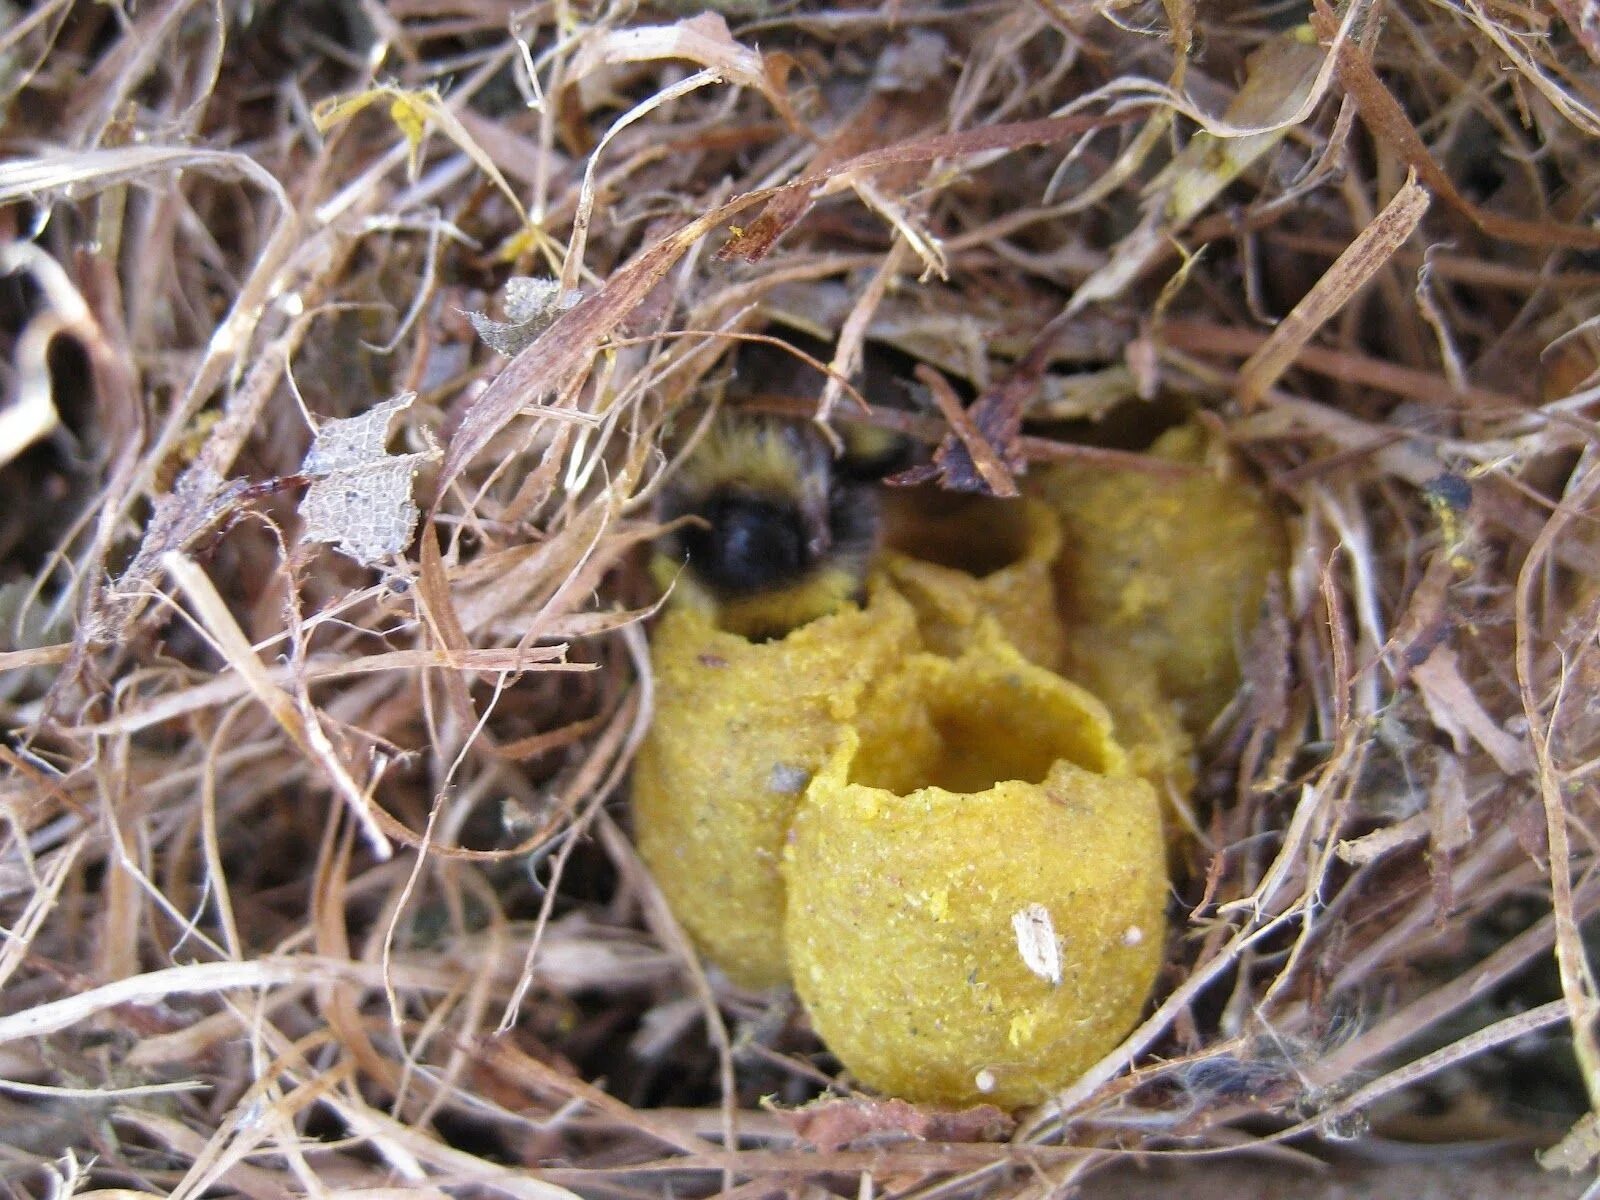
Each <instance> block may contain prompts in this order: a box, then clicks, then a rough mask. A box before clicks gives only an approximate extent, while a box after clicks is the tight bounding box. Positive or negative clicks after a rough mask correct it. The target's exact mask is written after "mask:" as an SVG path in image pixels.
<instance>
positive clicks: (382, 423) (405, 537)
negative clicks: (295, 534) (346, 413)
mask: <svg viewBox="0 0 1600 1200" xmlns="http://www.w3.org/2000/svg"><path fill="white" fill-rule="evenodd" d="M415 399H416V393H414V392H407V393H405V394H404V395H401V396H396V397H394V398H393V399H391V400H385V401H383V403H381V404H375V405H373V406H372V407H371V408H370V409H368V410H367V411H366V412H364V413H362V414H361V415H360V416H358V417H347V418H345V419H343V420H334V421H329V422H327V423H326V424H324V425H323V426H322V428H321V429H319V430H318V431H317V436H316V438H315V440H314V441H313V442H312V443H311V449H310V450H308V451H307V452H306V457H305V461H304V462H303V463H302V464H301V471H302V472H303V473H304V474H306V475H308V476H311V480H312V481H311V486H310V487H309V488H307V489H306V494H305V496H304V498H303V499H302V500H301V501H300V510H299V511H300V517H301V519H302V520H303V521H304V522H305V527H304V529H303V530H302V531H301V534H300V537H301V539H302V540H304V541H308V542H332V543H333V544H334V548H335V549H337V550H339V551H341V552H342V553H344V554H347V555H349V556H350V557H351V558H353V559H355V560H356V561H357V562H359V563H361V564H363V565H364V566H375V565H377V564H379V563H382V562H384V561H386V560H388V559H390V558H393V557H394V556H395V555H397V554H399V553H400V552H401V551H403V550H404V549H405V548H406V547H407V546H409V545H410V544H411V539H412V538H413V537H415V536H416V531H417V518H418V516H420V515H421V514H420V513H419V511H418V509H417V503H416V500H415V499H413V498H412V494H411V491H412V486H411V485H412V480H413V479H414V478H415V477H416V473H417V470H418V469H419V468H420V467H421V466H422V464H423V463H425V462H431V461H432V460H434V459H436V458H438V457H439V452H438V451H437V450H426V451H422V452H420V453H415V454H393V455H391V454H389V453H388V452H387V451H386V450H385V449H384V445H385V443H386V442H387V441H388V439H389V426H390V423H391V422H392V421H393V420H394V418H395V416H396V415H397V414H399V413H401V412H403V411H405V410H406V409H408V408H410V407H411V402H412V401H413V400H415Z"/></svg>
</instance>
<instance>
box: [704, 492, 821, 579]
mask: <svg viewBox="0 0 1600 1200" xmlns="http://www.w3.org/2000/svg"><path fill="white" fill-rule="evenodd" d="M694 515H695V516H697V517H698V518H699V520H698V521H697V522H695V523H693V524H691V525H689V526H688V527H687V528H685V529H684V530H683V532H682V533H681V534H680V535H679V537H678V542H679V544H680V545H681V546H682V548H683V552H684V555H685V557H686V558H687V560H688V562H689V564H690V566H691V567H692V568H693V569H694V571H695V572H696V573H697V574H698V575H699V576H700V578H701V580H702V581H704V582H705V584H706V585H707V586H709V587H711V588H712V589H714V590H715V591H717V592H721V593H723V594H725V595H740V594H745V593H749V592H764V591H769V590H771V589H773V588H781V587H785V586H787V585H789V584H792V583H794V582H796V581H798V580H799V579H801V578H803V577H804V576H805V574H806V572H807V571H808V570H809V569H810V567H811V565H812V563H813V561H814V560H815V558H816V555H815V554H813V553H812V552H811V549H810V547H809V546H808V541H809V539H808V538H807V535H806V530H805V528H804V518H803V516H802V514H801V512H800V510H799V509H798V508H797V507H796V506H795V505H794V504H793V503H791V502H787V501H784V500H782V499H774V498H766V497H759V496H743V495H730V494H726V493H724V494H713V495H711V496H708V497H706V499H705V501H704V503H703V504H702V505H701V506H700V508H699V510H698V511H697V512H696V513H695V514H694Z"/></svg>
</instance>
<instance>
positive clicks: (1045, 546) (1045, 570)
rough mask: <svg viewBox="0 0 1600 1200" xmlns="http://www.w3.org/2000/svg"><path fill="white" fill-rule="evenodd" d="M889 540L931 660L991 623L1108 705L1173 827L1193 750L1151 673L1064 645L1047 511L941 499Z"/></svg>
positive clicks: (1132, 661)
mask: <svg viewBox="0 0 1600 1200" xmlns="http://www.w3.org/2000/svg"><path fill="white" fill-rule="evenodd" d="M890 538H891V542H892V544H894V545H895V546H896V547H899V548H903V550H904V551H906V552H898V553H890V554H888V555H886V556H885V559H884V570H885V571H886V572H887V574H888V576H889V578H890V580H891V581H892V582H893V583H894V585H895V587H896V589H897V590H898V591H899V592H900V593H901V594H902V595H904V596H905V597H906V599H907V600H909V601H910V602H911V605H912V607H913V608H915V609H916V610H917V622H918V625H919V626H920V628H921V632H922V638H923V641H924V643H925V644H926V645H927V647H928V648H929V649H930V650H934V651H936V652H937V653H940V654H943V655H945V656H947V657H953V656H955V655H957V654H960V653H961V651H962V650H963V649H964V648H965V647H966V646H968V645H970V644H971V642H972V638H973V634H974V631H975V630H976V629H977V628H978V626H979V624H980V622H982V621H983V620H985V619H993V620H994V621H995V622H996V624H998V626H999V627H1000V631H1001V632H1002V633H1003V634H1004V635H1005V638H1006V640H1008V641H1009V642H1010V643H1011V644H1012V645H1013V646H1015V647H1016V648H1017V650H1019V651H1020V652H1021V653H1022V655H1023V657H1024V658H1027V659H1029V660H1030V661H1032V662H1034V663H1037V664H1038V665H1040V666H1043V667H1048V668H1050V669H1051V670H1053V671H1057V672H1059V673H1060V674H1062V675H1064V676H1066V677H1067V678H1068V679H1071V680H1072V681H1074V682H1075V683H1079V684H1082V685H1083V686H1085V687H1087V688H1088V689H1089V690H1090V691H1091V692H1093V693H1094V694H1095V695H1096V696H1097V697H1098V698H1099V699H1100V700H1102V701H1103V702H1104V703H1105V705H1106V707H1107V708H1108V709H1110V710H1111V714H1112V716H1113V717H1115V718H1116V728H1117V738H1118V740H1119V741H1120V742H1121V743H1122V745H1123V746H1124V747H1126V749H1127V750H1128V754H1129V758H1130V761H1131V762H1132V764H1133V769H1134V773H1135V774H1137V775H1139V776H1141V777H1143V778H1145V779H1148V780H1149V781H1150V782H1151V784H1152V785H1154V786H1155V788H1156V790H1157V791H1158V792H1159V793H1160V794H1161V795H1162V796H1163V797H1164V798H1166V799H1168V800H1169V801H1171V807H1172V811H1173V815H1174V817H1175V818H1176V817H1177V816H1179V815H1180V814H1181V813H1182V812H1183V811H1184V809H1185V807H1186V806H1185V805H1184V804H1182V803H1181V802H1180V801H1181V798H1182V797H1183V796H1186V795H1187V793H1188V792H1189V789H1190V788H1192V787H1193V786H1194V765H1193V762H1192V761H1191V760H1192V758H1193V751H1194V746H1193V744H1192V740H1191V739H1190V737H1189V734H1188V732H1187V731H1186V730H1185V729H1184V728H1183V725H1182V724H1181V722H1180V721H1179V719H1178V714H1177V711H1176V710H1175V709H1174V707H1173V705H1172V703H1171V702H1170V701H1169V700H1168V698H1167V697H1166V696H1165V695H1163V693H1162V689H1161V684H1160V680H1159V678H1158V677H1157V674H1156V671H1155V669H1154V667H1153V666H1152V665H1150V664H1149V663H1147V662H1146V661H1144V660H1143V659H1139V658H1135V657H1133V656H1131V655H1129V654H1128V653H1126V652H1118V651H1116V650H1113V651H1112V652H1110V653H1109V654H1108V653H1107V651H1106V648H1105V647H1103V646H1101V645H1100V644H1099V639H1098V638H1096V637H1093V636H1086V637H1082V638H1079V639H1076V640H1074V641H1072V642H1069V641H1068V638H1067V634H1066V630H1065V629H1064V628H1063V625H1062V620H1061V615H1060V611H1059V607H1060V602H1059V600H1058V597H1057V587H1056V570H1057V566H1056V564H1057V560H1058V559H1059V558H1060V555H1061V547H1062V535H1061V526H1060V522H1059V521H1058V519H1057V518H1056V515H1055V513H1054V512H1053V511H1052V510H1051V508H1050V507H1049V505H1047V504H1045V503H1043V502H1041V501H1039V500H1034V499H1024V500H1021V501H1004V500H989V499H982V498H972V497H960V498H954V499H951V498H944V497H941V498H940V502H939V503H937V504H936V505H934V506H932V507H931V510H930V507H929V506H928V505H919V506H917V507H916V508H914V509H912V511H910V512H904V511H902V512H899V513H896V514H895V517H894V520H893V521H892V522H891V532H890ZM974 547H978V548H981V549H980V552H979V553H977V554H975V553H974V550H973V548H974ZM1178 827H1179V824H1178V823H1177V822H1176V821H1175V823H1174V830H1176V829H1177V828H1178Z"/></svg>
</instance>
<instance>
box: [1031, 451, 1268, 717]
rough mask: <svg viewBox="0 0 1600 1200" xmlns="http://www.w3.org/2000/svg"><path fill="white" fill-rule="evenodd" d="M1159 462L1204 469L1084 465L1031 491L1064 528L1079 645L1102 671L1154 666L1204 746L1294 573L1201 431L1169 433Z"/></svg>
mask: <svg viewBox="0 0 1600 1200" xmlns="http://www.w3.org/2000/svg"><path fill="white" fill-rule="evenodd" d="M1151 455H1152V457H1154V458H1157V459H1163V460H1166V461H1168V462H1172V463H1181V464H1189V465H1193V466H1195V467H1197V468H1198V469H1196V470H1195V471H1193V472H1192V473H1189V474H1185V475H1181V476H1174V477H1164V476H1160V475H1155V474H1152V473H1151V472H1148V471H1139V470H1134V469H1131V468H1124V469H1118V468H1115V467H1107V466H1106V465H1104V464H1103V463H1084V464H1082V465H1076V464H1074V465H1069V466H1061V467H1055V468H1051V469H1049V470H1046V471H1042V472H1038V473H1036V474H1035V475H1033V476H1030V481H1029V486H1030V490H1031V491H1032V492H1033V493H1034V494H1035V495H1037V496H1039V497H1040V498H1041V499H1043V500H1044V501H1045V502H1046V503H1048V504H1049V505H1050V507H1051V508H1052V509H1053V510H1054V512H1055V513H1056V515H1057V517H1058V518H1059V519H1060V522H1061V532H1062V552H1061V556H1060V558H1059V560H1058V562H1057V571H1056V580H1057V583H1058V586H1059V587H1060V590H1061V603H1062V613H1063V617H1064V619H1065V621H1066V624H1067V640H1068V642H1069V643H1071V644H1076V645H1081V646H1087V647H1090V648H1091V649H1092V651H1093V654H1094V655H1095V656H1097V657H1099V658H1100V659H1101V662H1100V664H1099V669H1102V670H1104V669H1106V663H1107V662H1108V661H1109V660H1110V659H1112V658H1114V657H1115V656H1116V654H1117V653H1118V652H1125V653H1126V654H1127V655H1128V656H1130V657H1131V658H1132V659H1136V660H1138V661H1139V662H1142V663H1144V664H1147V665H1148V666H1149V667H1150V668H1152V669H1154V670H1155V672H1156V674H1157V677H1158V679H1159V682H1160V685H1161V688H1162V690H1163V691H1164V692H1165V693H1166V694H1167V696H1169V697H1170V698H1171V699H1172V700H1173V701H1174V702H1175V703H1176V704H1177V705H1178V706H1179V709H1180V712H1181V716H1182V719H1183V724H1184V725H1185V726H1186V727H1187V728H1188V729H1189V731H1190V732H1192V733H1196V734H1198V733H1201V732H1203V731H1204V730H1205V729H1206V727H1207V726H1209V725H1210V723H1211V722H1212V720H1214V719H1215V717H1216V716H1217V714H1218V713H1220V712H1221V711H1222V709H1223V707H1224V706H1225V705H1226V704H1227V702H1228V700H1229V698H1230V697H1231V696H1232V695H1233V693H1234V691H1235V690H1236V689H1237V688H1238V686H1239V663H1238V648H1239V646H1240V645H1241V643H1242V642H1243V639H1244V638H1245V637H1246V636H1247V635H1248V634H1249V632H1250V630H1251V628H1253V627H1254V625H1255V624H1256V622H1257V620H1258V617H1259V610H1260V606H1261V601H1262V598H1263V596H1264V595H1265V594H1266V589H1267V583H1268V580H1269V579H1271V578H1273V577H1274V576H1276V575H1279V574H1281V572H1282V571H1283V568H1284V565H1285V562H1286V559H1287V547H1286V538H1285V534H1284V529H1283V524H1282V521H1281V520H1280V519H1279V517H1278V516H1277V514H1276V513H1275V512H1274V511H1273V510H1272V507H1271V505H1270V504H1269V503H1268V502H1267V498H1266V497H1265V496H1264V495H1263V494H1262V493H1261V492H1260V490H1259V489H1257V488H1255V487H1253V486H1251V485H1250V484H1248V483H1246V482H1244V481H1243V480H1240V479H1238V478H1234V477H1231V476H1228V475H1224V474H1222V473H1219V472H1218V471H1217V470H1215V469H1212V468H1211V467H1210V466H1208V465H1206V459H1207V453H1206V442H1205V435H1204V433H1203V432H1202V431H1201V429H1200V428H1199V427H1198V426H1195V425H1186V426H1181V427H1179V428H1177V429H1173V430H1170V431H1168V432H1167V433H1166V434H1164V435H1162V437H1161V438H1160V439H1159V440H1158V441H1157V442H1156V444H1155V445H1154V446H1153V447H1152V449H1151ZM1111 673H1112V674H1115V672H1114V671H1112V672H1111Z"/></svg>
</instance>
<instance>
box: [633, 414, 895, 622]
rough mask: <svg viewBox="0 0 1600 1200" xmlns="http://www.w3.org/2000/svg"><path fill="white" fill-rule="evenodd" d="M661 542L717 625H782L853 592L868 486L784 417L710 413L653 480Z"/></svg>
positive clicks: (861, 559) (863, 550) (873, 522)
mask: <svg viewBox="0 0 1600 1200" xmlns="http://www.w3.org/2000/svg"><path fill="white" fill-rule="evenodd" d="M658 515H659V516H660V517H661V519H663V520H665V521H681V524H680V526H679V528H678V529H677V531H675V532H674V533H673V534H672V535H671V536H670V538H669V539H668V541H667V543H666V545H665V546H664V549H665V551H666V553H667V554H668V555H669V556H670V557H671V558H672V559H674V560H676V561H677V562H678V563H681V564H683V565H685V566H686V567H687V575H688V583H689V585H690V587H689V589H688V590H690V591H691V592H692V593H693V594H694V596H695V598H697V599H699V600H700V601H701V602H704V603H706V604H708V605H709V606H711V607H714V608H715V609H716V610H717V614H718V619H719V621H720V622H721V624H722V625H723V627H724V628H727V629H729V630H732V631H734V632H738V633H743V634H745V635H747V636H751V637H773V636H781V635H782V634H784V633H787V632H788V631H789V630H791V629H793V628H795V627H796V626H798V625H802V624H804V623H805V622H806V621H809V620H812V619H814V618H816V617H819V616H824V615H826V614H827V613H830V612H834V611H837V610H838V609H839V608H842V607H844V606H845V605H847V604H850V603H852V602H857V601H859V600H860V598H861V596H862V595H863V592H864V585H865V580H866V573H867V568H868V565H869V562H870V559H871V556H872V552H873V549H874V547H875V543H876V538H877V529H878V508H877V497H876V494H875V492H874V490H873V489H871V488H870V487H868V486H865V485H863V484H861V483H858V482H856V481H854V480H853V479H852V478H850V477H848V475H847V473H846V472H844V471H842V470H840V469H839V467H838V465H837V464H836V463H835V462H834V459H833V455H832V452H831V450H830V449H829V447H828V445H827V443H826V442H825V441H824V440H823V438H822V435H821V434H820V433H818V431H817V430H816V429H814V428H812V427H811V426H809V425H805V424H802V423H798V422H793V421H782V420H775V419H768V418H755V417H749V416H740V415H734V414H728V415H724V416H722V417H719V418H718V420H717V421H716V423H715V424H714V425H713V426H712V428H711V429H710V431H709V432H708V433H707V436H706V437H705V439H704V440H703V441H702V443H701V445H700V446H699V447H698V448H697V449H696V450H695V452H694V454H693V455H692V456H690V457H689V458H688V459H686V460H685V461H684V462H683V463H682V464H680V466H679V469H678V471H677V474H676V475H675V476H674V477H673V478H672V480H671V481H670V482H669V484H668V485H667V486H666V487H664V488H663V490H662V495H661V503H660V507H659V513H658Z"/></svg>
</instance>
